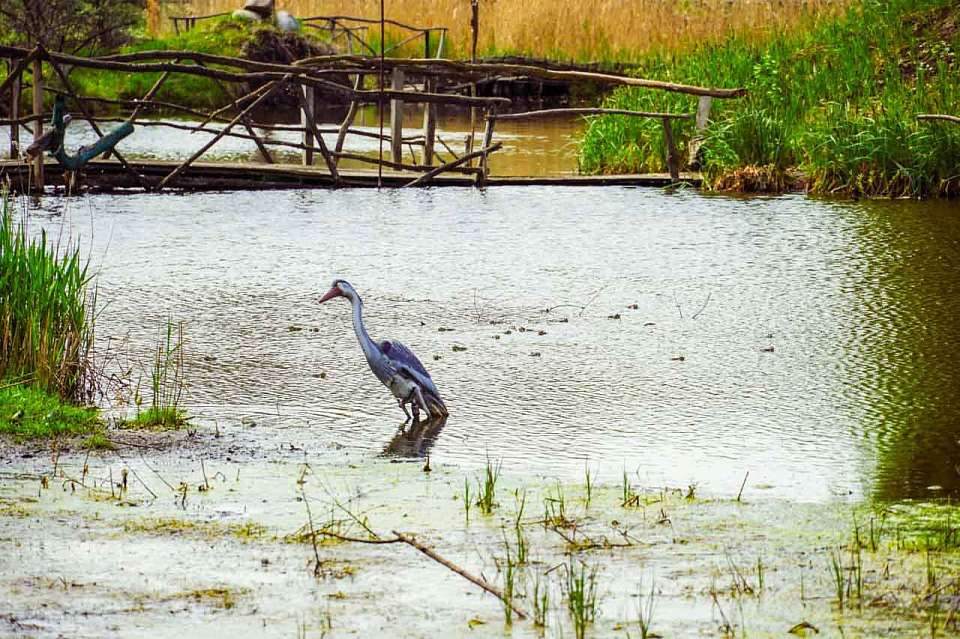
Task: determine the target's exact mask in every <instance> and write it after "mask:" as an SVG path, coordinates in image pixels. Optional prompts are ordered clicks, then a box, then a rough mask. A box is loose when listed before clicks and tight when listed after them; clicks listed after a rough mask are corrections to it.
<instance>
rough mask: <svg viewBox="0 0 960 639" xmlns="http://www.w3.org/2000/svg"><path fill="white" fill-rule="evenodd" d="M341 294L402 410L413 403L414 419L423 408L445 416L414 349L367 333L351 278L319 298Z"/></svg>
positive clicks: (372, 367)
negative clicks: (378, 341)
mask: <svg viewBox="0 0 960 639" xmlns="http://www.w3.org/2000/svg"><path fill="white" fill-rule="evenodd" d="M340 296H342V297H346V298H347V299H348V300H350V304H351V305H352V307H353V330H354V332H355V333H356V334H357V341H358V342H360V348H361V349H362V350H363V355H364V357H365V358H366V360H367V364H368V365H369V366H370V370H372V371H373V374H374V375H376V376H377V379H379V380H380V381H381V382H382V383H383V385H384V386H386V387H387V388H389V389H390V392H391V393H392V394H393V396H394V397H395V398H396V399H397V402H398V403H399V404H400V408H402V409H403V412H404V413H406V412H407V409H406V405H407V404H410V405H412V407H413V415H414V419H418V418H419V412H420V410H421V409H423V410H424V411H426V412H427V413H428V414H429V415H430V416H432V417H446V416H447V414H448V413H447V407H446V405H445V404H444V403H443V399H441V397H440V391H438V390H437V386H436V384H434V383H433V379H432V378H431V377H430V373H428V372H427V369H426V368H424V367H423V364H422V363H421V362H420V360H419V359H417V356H416V355H414V354H413V351H411V350H410V349H409V348H407V347H406V346H404V345H403V344H401V343H400V342H397V341H394V340H384V341H382V342H380V343H379V344H378V343H377V342H375V341H373V339H372V338H371V337H370V335H369V333H367V329H366V327H365V326H364V325H363V300H361V299H360V295H359V294H358V293H357V291H356V290H355V289H354V288H353V286H351V285H350V283H349V282H346V281H345V280H336V281H335V282H334V283H333V287H331V289H330V291H328V292H327V294H326V295H324V296H323V298H321V300H320V302H321V303H323V302H325V301H327V300H328V299H332V298H333V297H340Z"/></svg>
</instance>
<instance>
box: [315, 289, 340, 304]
mask: <svg viewBox="0 0 960 639" xmlns="http://www.w3.org/2000/svg"><path fill="white" fill-rule="evenodd" d="M341 295H343V292H342V291H341V290H340V289H339V288H337V287H336V286H334V287H333V288H331V289H330V290H329V291H327V292H326V294H325V295H324V296H323V297H321V298H320V299H319V300H317V304H323V303H324V302H326V301H327V300H332V299H333V298H335V297H340V296H341Z"/></svg>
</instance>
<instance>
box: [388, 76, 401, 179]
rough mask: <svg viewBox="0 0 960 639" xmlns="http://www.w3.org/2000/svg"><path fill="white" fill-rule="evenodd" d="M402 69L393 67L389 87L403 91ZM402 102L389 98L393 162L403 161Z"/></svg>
mask: <svg viewBox="0 0 960 639" xmlns="http://www.w3.org/2000/svg"><path fill="white" fill-rule="evenodd" d="M403 76H404V74H403V69H394V70H393V75H392V76H391V78H390V88H391V89H393V90H394V91H400V92H402V91H403ZM402 140H403V102H402V101H401V100H390V156H391V158H392V159H393V161H394V162H398V163H399V162H402V161H403V142H402Z"/></svg>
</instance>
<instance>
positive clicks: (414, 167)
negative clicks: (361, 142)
mask: <svg viewBox="0 0 960 639" xmlns="http://www.w3.org/2000/svg"><path fill="white" fill-rule="evenodd" d="M335 157H337V158H338V159H344V160H355V161H357V162H363V163H364V164H373V165H380V166H382V167H384V168H387V169H394V170H396V171H417V172H422V171H431V170H433V169H436V168H437V167H431V166H423V165H420V164H403V163H398V162H392V161H390V160H378V159H377V158H371V157H367V156H366V155H360V154H358V153H337V154H335ZM446 170H448V171H451V172H453V173H476V172H477V170H478V169H472V168H460V167H459V165H457V166H453V167H452V168H449V169H446Z"/></svg>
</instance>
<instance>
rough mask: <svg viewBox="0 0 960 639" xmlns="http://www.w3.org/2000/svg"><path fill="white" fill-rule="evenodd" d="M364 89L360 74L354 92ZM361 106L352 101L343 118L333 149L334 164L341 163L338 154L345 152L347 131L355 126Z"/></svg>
mask: <svg viewBox="0 0 960 639" xmlns="http://www.w3.org/2000/svg"><path fill="white" fill-rule="evenodd" d="M362 87H363V74H360V73H358V74H357V77H355V78H354V79H353V90H354V91H356V90H357V89H359V88H362ZM358 107H359V105H358V104H357V101H356V100H351V102H350V107H349V108H348V109H347V115H346V117H344V118H343V122H341V123H340V130H339V131H337V144H336V146H335V147H334V149H333V152H334V156H333V162H334V164H336V163H338V162H339V161H340V158H339V157H337V154H339V153H340V152H342V151H343V143H344V141H345V140H346V139H347V131H349V130H350V127H351V126H353V120H354V119H355V118H356V117H357V108H358Z"/></svg>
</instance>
